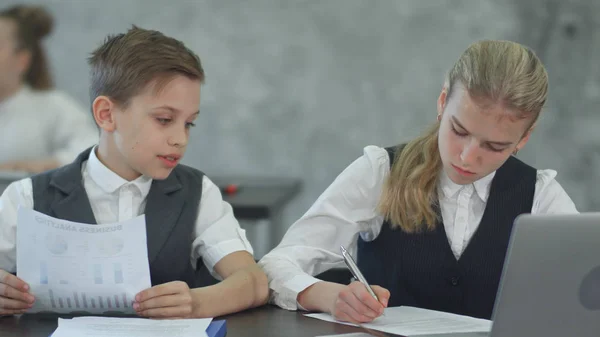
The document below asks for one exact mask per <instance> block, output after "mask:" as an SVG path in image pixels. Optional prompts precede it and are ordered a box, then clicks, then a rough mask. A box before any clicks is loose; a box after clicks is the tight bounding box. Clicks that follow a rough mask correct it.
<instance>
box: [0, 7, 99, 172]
mask: <svg viewBox="0 0 600 337" xmlns="http://www.w3.org/2000/svg"><path fill="white" fill-rule="evenodd" d="M51 30H52V18H51V17H50V15H49V14H48V13H47V12H46V11H45V10H44V9H42V8H40V7H33V6H25V5H20V6H14V7H11V8H8V9H5V10H2V11H0V117H1V118H2V123H0V135H1V136H2V138H1V141H0V170H17V171H28V172H41V171H44V170H47V169H51V168H55V167H57V166H61V165H63V164H67V163H70V162H71V161H73V160H74V159H75V157H77V154H79V152H81V151H83V150H84V149H86V148H87V147H89V146H91V145H93V144H95V143H96V142H97V137H98V136H97V134H98V131H97V130H96V129H95V128H94V126H93V125H92V123H91V121H90V120H89V119H88V117H87V114H86V113H85V110H84V109H83V108H81V107H80V106H79V105H78V104H77V103H75V102H74V101H73V100H72V99H71V98H69V97H67V96H66V95H65V94H63V93H61V92H58V91H56V90H53V85H52V78H51V76H50V72H49V69H48V64H47V62H46V57H45V55H44V50H43V48H42V45H41V39H42V38H43V37H45V36H46V35H47V34H49V33H50V31H51Z"/></svg>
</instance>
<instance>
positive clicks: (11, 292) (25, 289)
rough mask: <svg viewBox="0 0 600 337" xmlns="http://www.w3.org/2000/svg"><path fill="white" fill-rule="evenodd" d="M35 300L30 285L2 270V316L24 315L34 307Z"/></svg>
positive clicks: (0, 296) (0, 287)
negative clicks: (30, 291)
mask: <svg viewBox="0 0 600 337" xmlns="http://www.w3.org/2000/svg"><path fill="white" fill-rule="evenodd" d="M33 302H35V298H34V297H33V295H31V294H30V293H29V285H28V284H27V283H25V282H24V281H23V280H21V279H20V278H18V277H16V276H15V275H13V274H11V273H9V272H7V271H5V270H2V269H0V315H16V314H22V313H25V312H26V311H27V309H29V308H31V307H32V306H33Z"/></svg>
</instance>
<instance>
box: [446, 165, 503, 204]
mask: <svg viewBox="0 0 600 337" xmlns="http://www.w3.org/2000/svg"><path fill="white" fill-rule="evenodd" d="M495 175H496V171H494V172H492V173H490V174H488V175H487V176H485V177H483V178H481V179H479V180H477V181H475V182H474V183H472V184H469V185H472V186H473V187H474V188H475V192H476V193H477V195H478V196H479V198H480V199H481V200H482V201H483V202H487V199H488V196H489V194H490V186H491V183H492V180H493V179H494V176H495ZM469 185H459V184H457V183H455V182H453V181H452V180H451V179H450V177H448V175H447V174H446V172H445V171H443V170H442V174H441V177H440V182H439V185H438V186H439V189H440V190H441V191H442V193H443V195H444V196H445V197H446V198H453V197H455V196H456V194H457V193H458V192H459V191H460V190H461V189H462V188H464V187H466V186H469Z"/></svg>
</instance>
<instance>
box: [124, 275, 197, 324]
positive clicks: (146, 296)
mask: <svg viewBox="0 0 600 337" xmlns="http://www.w3.org/2000/svg"><path fill="white" fill-rule="evenodd" d="M133 309H135V311H136V312H137V313H138V315H140V316H144V317H150V318H188V317H190V316H191V315H192V311H193V306H192V294H191V292H190V288H189V287H188V285H187V283H185V282H181V281H174V282H169V283H164V284H160V285H157V286H154V287H152V288H150V289H146V290H144V291H141V292H140V293H139V294H137V295H136V296H135V303H134V304H133Z"/></svg>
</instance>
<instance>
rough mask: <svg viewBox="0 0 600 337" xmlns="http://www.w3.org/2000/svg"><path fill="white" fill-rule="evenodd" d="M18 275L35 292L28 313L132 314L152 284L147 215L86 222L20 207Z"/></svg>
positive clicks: (18, 218)
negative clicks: (136, 301) (137, 298)
mask: <svg viewBox="0 0 600 337" xmlns="http://www.w3.org/2000/svg"><path fill="white" fill-rule="evenodd" d="M17 276H18V277H20V278H21V279H23V280H24V281H25V282H27V283H28V284H29V286H30V287H31V290H30V291H31V293H32V294H33V295H34V296H35V299H36V300H35V304H34V306H33V308H32V309H30V310H29V311H28V312H31V313H36V312H55V313H89V314H135V311H134V310H133V307H132V303H133V301H134V297H135V295H136V294H137V293H138V292H140V291H142V290H144V289H147V288H150V286H151V283H150V267H149V263H148V248H147V244H146V221H145V217H144V216H143V215H141V216H138V217H136V218H133V219H130V220H128V221H123V222H120V223H114V224H104V225H89V224H81V223H76V222H70V221H66V220H60V219H56V218H53V217H49V216H47V215H45V214H42V213H40V212H36V211H34V210H31V209H26V208H23V207H20V208H19V210H18V217H17Z"/></svg>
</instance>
